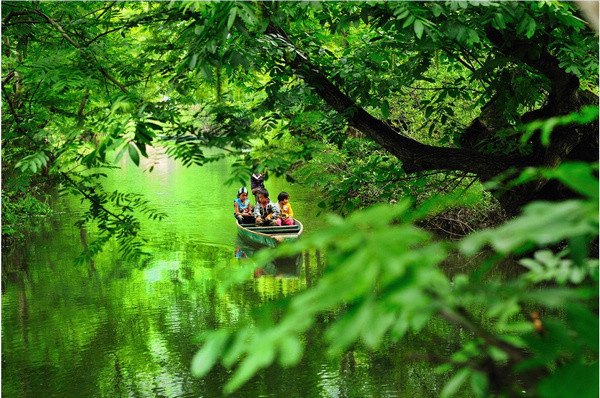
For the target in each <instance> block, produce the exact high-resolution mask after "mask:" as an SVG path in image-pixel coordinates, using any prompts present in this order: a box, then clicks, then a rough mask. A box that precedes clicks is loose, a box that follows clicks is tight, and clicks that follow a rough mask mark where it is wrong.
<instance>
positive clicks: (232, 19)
mask: <svg viewBox="0 0 600 398" xmlns="http://www.w3.org/2000/svg"><path fill="white" fill-rule="evenodd" d="M236 14H237V8H236V7H235V6H234V7H233V8H232V9H231V10H230V11H229V18H228V19H227V30H231V27H232V26H233V23H234V22H235V16H236Z"/></svg>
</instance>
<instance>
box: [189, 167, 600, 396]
mask: <svg viewBox="0 0 600 398" xmlns="http://www.w3.org/2000/svg"><path fill="white" fill-rule="evenodd" d="M595 170H596V166H595V165H594V166H589V165H588V166H587V168H584V167H582V166H581V165H579V166H577V167H573V166H572V165H570V164H565V165H563V166H562V167H561V168H559V169H556V170H555V176H562V177H564V178H569V179H579V180H581V179H582V178H584V179H585V180H589V179H590V178H591V179H594V180H595V181H596V183H597V178H596V177H594V175H595V174H594V173H595ZM562 177H561V178H562ZM441 205H443V201H442V200H441V199H434V200H431V201H430V202H428V203H426V204H425V205H424V206H423V207H421V208H420V209H413V207H412V206H411V204H410V203H409V201H406V200H405V201H402V202H399V203H398V204H397V205H395V206H389V205H376V206H373V207H371V208H368V209H366V210H362V211H357V212H355V213H353V214H351V215H350V216H349V217H348V218H346V219H342V218H340V217H335V216H330V218H329V224H330V226H329V227H328V228H327V229H325V230H323V231H321V232H319V233H316V234H315V235H313V236H309V237H307V238H306V239H303V240H302V241H300V242H298V243H297V244H295V245H293V246H281V247H279V248H278V249H276V250H274V251H263V252H260V253H259V254H258V255H257V256H256V261H257V263H258V264H259V265H260V264H264V263H266V262H268V261H269V260H271V259H272V258H273V257H277V256H288V255H291V254H297V253H300V252H302V251H304V250H313V249H318V250H320V251H321V252H326V253H327V264H328V266H327V269H326V271H325V273H324V275H323V276H322V277H321V278H320V279H319V281H318V283H317V284H316V285H315V286H313V287H311V288H309V289H307V290H306V291H304V292H302V293H300V294H298V295H297V296H295V297H293V298H292V299H291V300H290V301H289V303H288V304H287V305H286V306H285V310H284V313H283V315H281V316H279V315H276V314H277V311H275V307H271V308H266V309H264V310H263V311H261V312H260V316H257V319H256V321H255V323H254V324H246V325H239V326H238V327H237V328H235V329H234V328H223V329H220V330H216V331H211V332H207V333H205V334H204V335H203V339H204V346H203V347H202V349H201V350H200V351H199V352H198V353H197V355H196V356H195V358H194V359H193V361H192V372H193V373H194V374H195V375H197V376H203V375H205V374H206V373H207V372H208V371H209V370H210V369H211V368H212V367H213V366H214V365H215V364H216V363H217V362H218V361H219V360H220V361H221V363H222V365H223V366H225V367H227V368H232V367H235V366H237V367H236V371H235V372H234V374H233V376H232V378H231V379H230V380H229V382H228V383H227V385H226V386H225V391H226V392H227V393H231V392H232V391H234V390H236V389H238V388H240V387H241V386H242V385H243V384H244V383H245V382H246V381H248V380H249V379H250V378H251V377H252V376H253V375H254V374H256V373H257V372H258V371H259V370H260V369H261V368H264V367H266V366H268V365H270V364H271V363H273V362H275V361H277V362H278V363H279V364H281V365H282V366H293V365H295V364H297V363H298V362H299V361H300V359H301V358H302V353H303V347H304V341H303V334H304V333H305V332H306V331H308V330H309V329H310V328H311V326H312V325H313V324H314V323H315V321H316V318H317V315H319V314H323V313H331V311H335V313H336V314H337V317H336V320H335V321H334V322H333V323H332V324H331V325H330V326H329V328H328V329H327V331H326V333H325V339H326V340H327V342H328V351H327V353H328V354H329V355H333V356H335V355H339V354H341V353H343V352H344V351H345V350H348V349H350V348H351V347H352V346H353V345H354V344H362V345H364V346H366V347H367V348H368V349H375V348H377V347H379V346H381V345H382V344H383V342H384V341H385V340H387V339H391V340H392V341H398V340H400V339H401V338H402V337H403V336H405V335H406V334H407V333H409V332H419V331H421V330H422V329H424V328H427V327H428V323H429V322H430V321H431V320H432V319H433V318H434V317H440V318H442V319H444V320H446V321H448V322H450V323H452V324H454V325H456V326H457V327H459V328H460V329H462V330H463V331H464V332H466V333H463V335H464V336H466V337H465V339H464V341H463V342H462V348H461V349H460V350H458V351H457V352H456V353H454V354H453V355H452V356H451V357H450V358H446V359H445V361H446V362H445V365H442V366H440V367H439V368H438V369H439V371H440V372H445V371H451V370H453V371H454V372H455V373H454V375H453V376H452V377H451V378H450V379H449V381H448V383H447V384H446V386H445V388H444V389H443V391H442V393H441V395H442V396H450V395H452V394H453V393H455V392H456V391H458V390H459V389H460V388H461V386H462V384H463V383H465V382H466V381H467V380H470V384H471V388H472V390H473V392H474V393H475V394H476V395H477V396H486V395H487V394H488V393H495V394H500V395H503V396H521V395H523V391H526V394H528V396H529V394H531V393H533V394H534V395H536V394H539V395H540V396H542V397H553V396H575V395H573V394H572V391H571V387H569V386H573V385H575V384H577V385H585V386H586V389H585V391H580V392H581V394H580V395H577V396H590V397H591V396H597V393H598V387H597V386H598V380H597V372H598V316H597V310H598V306H597V297H598V260H597V258H588V243H589V242H590V241H591V240H593V239H596V238H597V236H598V195H597V192H596V194H594V195H587V196H585V197H583V198H581V199H578V200H571V201H567V202H559V203H549V202H536V203H533V204H531V205H528V206H527V207H525V209H524V211H523V213H522V214H521V215H520V216H519V217H517V218H515V219H513V220H512V221H509V222H507V223H505V224H503V225H502V226H500V227H499V228H496V229H491V230H484V231H481V232H475V233H473V234H471V235H469V236H467V237H466V238H465V239H463V240H462V241H461V242H459V243H458V244H452V243H444V242H439V241H435V240H434V239H433V237H432V235H431V234H430V233H428V232H426V231H424V230H422V229H419V228H417V227H416V226H414V225H413V223H414V222H415V221H417V219H419V218H422V217H424V216H426V215H427V214H428V213H430V212H432V211H437V210H439V207H440V206H441ZM563 241H568V254H567V252H564V251H563V252H561V253H560V254H558V255H556V254H554V251H553V248H554V249H555V248H556V247H557V245H559V244H561V242H563ZM489 247H491V249H492V250H493V251H494V252H495V253H496V254H494V255H491V256H488V257H489V258H488V260H486V261H484V262H483V264H482V265H481V266H479V267H477V268H476V269H475V270H474V271H472V272H471V273H470V274H466V273H461V274H458V275H455V276H454V277H453V278H449V277H447V276H446V275H445V273H444V272H443V271H442V268H441V266H442V265H443V262H444V260H446V259H447V258H448V257H449V256H450V255H456V254H460V255H462V256H465V257H466V258H470V257H473V256H475V255H476V254H479V253H481V252H482V251H484V250H486V248H489ZM532 251H534V252H533V258H528V257H524V258H523V259H522V260H521V263H522V264H523V265H524V266H525V268H524V269H523V273H522V274H520V275H518V276H516V277H514V278H512V279H509V280H504V281H497V280H494V279H493V278H490V277H489V275H487V274H488V273H489V271H490V269H492V268H493V267H497V266H500V265H501V261H502V260H504V259H506V258H510V257H512V256H514V255H516V254H519V255H525V254H526V253H532ZM240 272H242V273H246V272H248V270H247V269H241V270H240ZM484 275H486V278H485V279H484V278H483V276H484ZM561 314H566V316H564V315H561ZM437 333H439V332H437ZM441 337H444V336H441ZM578 391H579V390H578ZM586 394H587V395H586Z"/></svg>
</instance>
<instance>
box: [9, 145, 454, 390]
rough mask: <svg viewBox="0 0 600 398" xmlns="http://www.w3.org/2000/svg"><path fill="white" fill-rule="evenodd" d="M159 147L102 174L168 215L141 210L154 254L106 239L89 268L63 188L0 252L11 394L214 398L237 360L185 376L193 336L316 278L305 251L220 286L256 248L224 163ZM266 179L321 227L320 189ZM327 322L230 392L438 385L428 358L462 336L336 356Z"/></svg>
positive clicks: (313, 261) (317, 268)
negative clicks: (236, 211) (297, 355)
mask: <svg viewBox="0 0 600 398" xmlns="http://www.w3.org/2000/svg"><path fill="white" fill-rule="evenodd" d="M155 157H156V158H157V159H158V160H157V163H156V164H155V167H154V171H153V172H152V173H149V172H144V171H143V169H144V168H142V169H138V168H137V167H134V166H131V165H124V168H123V170H121V171H117V172H115V173H114V174H112V175H111V176H109V178H108V179H107V181H106V187H107V190H113V189H119V190H121V191H124V192H138V193H144V194H146V195H147V198H148V199H149V200H150V201H151V202H152V203H153V204H154V205H155V207H157V208H159V209H160V210H162V211H164V212H166V213H167V214H168V216H169V217H168V218H167V219H166V220H163V221H162V222H158V221H147V220H146V221H143V235H144V236H145V237H146V238H147V239H148V246H147V248H146V250H147V251H148V252H149V254H150V256H149V257H148V259H147V260H146V261H144V262H142V263H127V262H124V261H122V260H121V259H120V257H119V254H118V251H117V250H116V248H115V247H113V246H110V247H108V248H107V250H106V251H105V252H103V253H102V254H100V255H99V256H98V257H97V258H96V259H95V263H94V266H95V269H96V271H95V272H94V271H92V270H90V267H89V266H88V265H75V264H74V262H73V259H74V258H75V257H77V256H78V255H79V253H80V252H81V251H82V246H81V241H80V231H79V230H78V229H77V228H75V227H74V226H73V224H74V222H75V221H76V220H77V217H78V215H79V214H80V212H81V209H82V207H81V205H80V204H79V201H78V200H76V199H74V198H68V197H66V198H60V199H57V200H56V201H55V203H54V207H55V209H56V214H54V215H53V216H51V217H48V218H46V219H44V220H43V222H41V223H39V224H38V225H37V226H36V228H35V229H34V230H33V231H32V232H31V234H30V236H29V237H28V239H27V241H26V243H25V245H24V246H23V247H19V248H16V249H14V250H12V251H10V252H5V253H3V254H2V396H3V397H186V396H190V397H192V396H193V397H220V396H222V395H223V394H222V387H223V385H224V383H225V381H226V380H227V379H228V378H229V377H230V376H231V372H230V371H228V370H226V369H223V368H220V367H217V368H215V369H214V370H213V371H211V373H209V374H208V375H207V376H206V377H205V378H202V379H197V378H194V377H192V376H191V375H190V372H189V366H190V362H191V359H192V357H193V355H194V353H195V352H196V351H197V350H198V347H199V345H198V344H197V340H196V338H195V337H196V336H197V335H198V333H200V332H202V331H204V330H207V329H212V328H215V327H218V326H220V325H235V324H236V323H238V322H240V321H242V320H248V319H252V310H253V308H256V307H257V306H258V305H260V304H261V303H264V302H266V301H270V300H274V299H278V298H283V297H287V296H289V295H292V294H294V293H296V292H298V291H300V290H302V289H304V288H306V286H307V285H310V284H312V283H315V281H316V280H317V279H318V275H319V274H320V272H321V270H322V269H323V267H324V266H325V265H324V264H323V262H324V261H323V259H322V258H321V256H320V254H319V253H304V254H303V255H302V256H301V257H300V258H297V259H293V260H292V261H288V262H284V263H278V264H270V265H268V266H266V267H264V268H262V269H260V270H257V271H255V272H254V275H252V274H249V275H248V279H247V280H246V282H245V283H244V284H243V285H241V286H237V287H232V288H229V289H226V290H225V291H223V289H217V287H218V286H219V284H220V283H221V282H222V281H223V280H225V279H226V278H227V275H228V273H230V272H231V271H232V270H234V269H235V268H236V267H239V266H240V262H243V261H248V260H246V257H247V256H250V257H251V256H252V254H253V252H254V250H255V248H252V247H249V246H245V244H244V243H243V242H241V241H239V239H238V238H237V236H236V228H235V225H234V219H233V216H232V211H233V210H232V201H233V199H234V198H235V192H236V191H237V188H238V187H237V186H226V185H224V181H225V180H226V179H227V178H228V177H229V175H228V172H229V166H228V164H227V162H226V161H220V162H216V163H211V164H209V165H207V166H204V167H202V168H185V167H183V166H181V165H179V164H176V163H175V162H172V161H169V160H166V159H164V158H163V157H162V156H160V154H155ZM147 166H148V165H145V167H147ZM266 187H267V188H268V189H269V190H270V192H271V193H272V197H275V198H276V195H277V193H278V192H279V191H280V190H286V191H288V192H289V193H290V196H291V199H290V202H291V203H292V204H293V206H294V211H295V213H296V215H297V216H298V217H299V218H300V219H301V220H302V221H303V222H304V224H305V228H306V233H308V234H310V233H311V231H316V230H318V229H319V228H321V227H322V223H321V221H320V220H319V219H318V218H317V217H316V210H315V205H316V203H317V202H318V200H316V199H315V198H314V194H313V193H312V192H309V191H307V190H304V189H302V188H301V187H299V186H290V185H289V184H287V183H286V182H284V181H283V180H280V179H275V178H271V179H269V180H267V182H266ZM93 237H94V232H93V231H90V232H88V239H89V240H93ZM236 254H237V256H236ZM325 318H327V317H325ZM327 322H328V319H321V320H320V322H318V323H317V324H316V326H315V327H314V328H313V329H312V330H311V331H310V332H308V333H307V334H306V335H305V336H304V337H305V343H306V353H305V355H304V357H303V359H302V361H301V363H300V364H299V366H297V367H296V368H292V369H283V368H281V367H279V366H278V365H273V366H271V367H269V368H268V369H265V370H264V371H262V372H260V373H259V374H258V375H257V376H256V377H254V378H253V379H252V380H251V381H250V382H249V383H247V384H246V385H245V386H244V387H243V388H242V389H240V390H239V391H237V392H236V393H235V394H233V396H240V397H242V396H247V397H259V396H260V397H282V396H285V397H286V398H289V397H400V396H401V397H413V396H422V397H429V396H433V395H437V393H439V386H440V384H441V383H442V382H443V380H441V379H439V377H440V376H436V375H433V374H432V372H431V367H430V366H429V365H425V364H424V363H423V362H421V359H420V357H425V356H427V354H428V353H429V352H430V351H431V350H437V351H440V350H441V351H445V350H447V349H450V348H452V346H453V345H455V343H454V342H452V341H444V342H443V343H441V342H439V341H437V340H436V339H435V338H433V337H430V336H427V335H426V334H423V335H420V336H418V338H417V336H414V338H410V337H409V338H408V339H407V340H406V341H403V343H402V344H398V345H393V346H386V347H384V348H383V349H382V350H380V351H377V352H368V351H366V350H360V349H357V350H355V351H352V352H350V353H348V354H346V355H345V356H343V357H341V358H334V359H328V358H326V357H325V355H324V351H325V349H324V346H323V343H322V342H321V339H320V335H321V332H322V330H323V329H324V328H325V327H326V324H327ZM439 327H443V326H442V325H440V326H439ZM456 344H457V343H456ZM408 352H410V355H408V354H407V353H408ZM415 358H416V359H415Z"/></svg>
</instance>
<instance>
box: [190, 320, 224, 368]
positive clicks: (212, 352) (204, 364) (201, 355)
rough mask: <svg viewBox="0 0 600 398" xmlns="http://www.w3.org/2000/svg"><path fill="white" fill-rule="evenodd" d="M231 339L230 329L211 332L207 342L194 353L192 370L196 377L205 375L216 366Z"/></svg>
mask: <svg viewBox="0 0 600 398" xmlns="http://www.w3.org/2000/svg"><path fill="white" fill-rule="evenodd" d="M228 339H229V331H228V330H225V329H222V330H217V331H214V332H211V333H209V334H208V335H207V337H206V342H205V344H204V345H203V346H202V348H201V349H200V351H198V352H197V353H196V355H194V358H193V359H192V366H191V371H192V374H193V375H194V376H196V377H203V376H204V375H205V374H206V373H208V371H209V370H210V369H211V368H212V367H213V366H214V364H215V363H216V362H217V360H218V359H219V356H220V355H221V353H222V352H223V348H224V347H225V344H227V340H228Z"/></svg>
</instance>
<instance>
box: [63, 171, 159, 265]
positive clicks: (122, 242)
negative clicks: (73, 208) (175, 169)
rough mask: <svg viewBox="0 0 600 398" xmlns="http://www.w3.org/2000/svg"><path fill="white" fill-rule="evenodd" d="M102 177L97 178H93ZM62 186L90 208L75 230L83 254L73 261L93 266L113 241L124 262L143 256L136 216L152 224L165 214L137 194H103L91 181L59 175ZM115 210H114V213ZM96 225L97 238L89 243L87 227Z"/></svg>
mask: <svg viewBox="0 0 600 398" xmlns="http://www.w3.org/2000/svg"><path fill="white" fill-rule="evenodd" d="M101 175H102V174H96V175H95V177H96V178H97V177H98V176H101ZM61 176H62V179H63V182H64V183H65V187H64V189H65V191H66V190H70V191H71V192H73V193H74V194H76V195H81V196H82V201H85V200H86V201H88V202H89V204H90V207H89V208H88V210H87V211H86V212H84V213H83V214H82V216H81V218H80V219H79V221H77V223H76V226H77V227H78V228H80V229H81V231H82V232H81V239H82V243H83V246H84V251H83V252H82V253H81V255H80V256H79V257H78V258H77V259H76V261H77V262H78V263H82V262H85V261H90V264H92V267H93V262H92V259H93V257H94V256H95V255H96V254H98V253H99V252H101V251H102V249H103V247H104V245H105V244H106V243H107V242H108V241H110V240H111V239H112V238H116V239H117V242H118V244H119V252H120V254H121V256H122V258H123V259H124V260H126V261H127V260H133V259H138V258H139V257H141V256H143V255H146V254H147V253H145V252H144V251H143V247H144V244H145V242H146V241H145V239H143V238H142V237H141V236H140V235H139V231H140V222H139V221H138V219H137V214H142V215H144V216H146V217H148V218H149V219H152V220H159V221H160V220H162V219H163V218H165V217H166V214H165V213H164V212H161V211H158V210H156V209H153V208H152V207H150V206H149V203H150V202H149V201H148V200H146V199H144V197H143V195H141V194H136V193H123V192H119V191H114V192H111V193H108V192H105V191H104V189H103V188H102V186H101V185H100V184H99V183H94V182H92V180H91V178H90V177H89V176H88V177H87V178H84V179H81V181H79V182H78V181H75V180H74V179H73V178H71V177H70V176H69V175H67V174H66V173H61ZM113 209H116V210H113ZM91 222H95V224H96V225H97V226H98V230H99V232H98V237H97V238H96V239H95V240H94V241H92V242H91V243H89V244H88V243H87V242H86V240H85V236H86V235H85V230H86V225H88V224H89V223H91Z"/></svg>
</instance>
